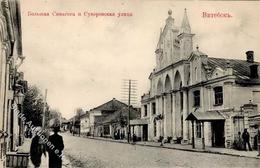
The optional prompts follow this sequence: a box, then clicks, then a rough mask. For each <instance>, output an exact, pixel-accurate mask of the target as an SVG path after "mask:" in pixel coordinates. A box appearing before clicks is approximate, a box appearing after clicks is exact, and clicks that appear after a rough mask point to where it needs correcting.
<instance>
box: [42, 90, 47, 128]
mask: <svg viewBox="0 0 260 168" xmlns="http://www.w3.org/2000/svg"><path fill="white" fill-rule="evenodd" d="M46 99H47V89H45V94H44V102H43V114H42V130H44V128H45V111H46Z"/></svg>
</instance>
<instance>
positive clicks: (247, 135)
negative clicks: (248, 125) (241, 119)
mask: <svg viewBox="0 0 260 168" xmlns="http://www.w3.org/2000/svg"><path fill="white" fill-rule="evenodd" d="M242 138H243V142H244V150H247V149H246V144H248V148H249V150H250V151H252V148H251V145H250V141H249V139H250V135H249V132H247V129H244V132H243V134H242Z"/></svg>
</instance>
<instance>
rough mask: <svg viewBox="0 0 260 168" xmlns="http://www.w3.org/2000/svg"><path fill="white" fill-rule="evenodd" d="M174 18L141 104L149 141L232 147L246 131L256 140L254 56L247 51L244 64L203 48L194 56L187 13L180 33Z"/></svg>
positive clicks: (259, 94)
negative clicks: (213, 55)
mask: <svg viewBox="0 0 260 168" xmlns="http://www.w3.org/2000/svg"><path fill="white" fill-rule="evenodd" d="M168 14H169V16H168V18H167V19H166V25H165V27H164V29H163V30H162V31H161V33H160V38H159V41H158V44H157V48H156V50H155V55H156V67H155V68H154V70H153V71H152V72H151V74H150V76H149V80H150V91H149V93H146V94H144V95H143V96H142V100H141V102H142V107H141V109H142V110H141V111H142V113H141V118H142V122H143V125H145V127H147V129H148V140H156V141H158V140H159V139H162V138H164V139H172V140H173V141H172V142H174V143H177V142H178V143H180V142H181V143H192V142H193V141H192V140H193V138H194V141H195V144H196V145H203V143H204V144H205V145H207V146H218V147H232V144H233V143H234V141H235V139H236V138H237V137H238V132H242V131H243V129H244V128H249V129H250V133H251V137H252V138H253V137H254V135H255V127H253V125H254V123H256V119H257V117H255V118H256V119H255V122H253V121H251V120H254V117H253V116H257V115H258V116H259V111H258V107H259V105H260V79H259V77H260V73H259V72H260V68H259V65H260V64H259V63H258V62H255V61H254V52H253V51H247V52H246V55H245V59H244V60H237V59H221V58H212V57H208V55H207V54H205V53H203V52H201V51H200V50H199V47H197V48H196V49H195V50H193V36H194V35H195V34H193V33H192V32H191V26H190V24H189V20H188V15H187V11H186V9H185V12H184V17H183V20H182V24H181V26H180V28H177V26H176V25H175V20H174V18H173V17H172V11H169V12H168ZM227 47H228V46H227ZM234 58H235V57H234ZM248 118H250V123H252V124H251V126H250V123H249V122H248ZM258 118H259V117H258ZM145 120H146V121H145ZM140 123H141V122H140Z"/></svg>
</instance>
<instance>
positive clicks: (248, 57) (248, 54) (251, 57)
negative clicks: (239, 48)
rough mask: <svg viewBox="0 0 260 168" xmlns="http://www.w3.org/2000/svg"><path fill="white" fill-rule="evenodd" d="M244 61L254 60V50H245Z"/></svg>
mask: <svg viewBox="0 0 260 168" xmlns="http://www.w3.org/2000/svg"><path fill="white" fill-rule="evenodd" d="M246 61H247V62H251V63H253V62H254V51H247V52H246Z"/></svg>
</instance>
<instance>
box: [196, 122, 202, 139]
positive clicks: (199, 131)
mask: <svg viewBox="0 0 260 168" xmlns="http://www.w3.org/2000/svg"><path fill="white" fill-rule="evenodd" d="M196 137H197V138H201V122H199V121H197V122H196Z"/></svg>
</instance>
